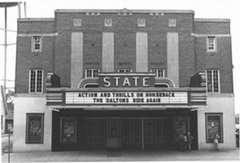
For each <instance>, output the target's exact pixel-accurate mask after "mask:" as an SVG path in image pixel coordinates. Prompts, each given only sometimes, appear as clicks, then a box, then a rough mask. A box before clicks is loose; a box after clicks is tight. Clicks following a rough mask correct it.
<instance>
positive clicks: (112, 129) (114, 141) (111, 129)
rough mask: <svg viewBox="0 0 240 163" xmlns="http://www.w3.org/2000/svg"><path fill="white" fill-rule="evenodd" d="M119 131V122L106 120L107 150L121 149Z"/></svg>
mask: <svg viewBox="0 0 240 163" xmlns="http://www.w3.org/2000/svg"><path fill="white" fill-rule="evenodd" d="M120 129H121V128H120V120H116V119H109V120H107V148H112V149H115V148H118V149H119V148H120V147H121V137H120V135H121V130H120Z"/></svg>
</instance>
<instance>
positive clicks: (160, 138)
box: [87, 118, 164, 149]
mask: <svg viewBox="0 0 240 163" xmlns="http://www.w3.org/2000/svg"><path fill="white" fill-rule="evenodd" d="M87 124H88V125H87V143H88V145H87V146H93V147H99V146H102V147H104V146H105V145H106V148H107V149H151V148H163V147H164V118H158V119H156V118H154V119H143V118H135V119H133V118H125V119H87Z"/></svg>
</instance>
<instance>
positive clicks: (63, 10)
mask: <svg viewBox="0 0 240 163" xmlns="http://www.w3.org/2000/svg"><path fill="white" fill-rule="evenodd" d="M69 12H70V13H71V12H82V13H85V12H97V13H119V12H131V13H178V14H194V11H193V10H136V9H135V10H134V9H126V8H124V9H103V10H98V9H96V10H94V9H57V10H55V11H54V13H69Z"/></svg>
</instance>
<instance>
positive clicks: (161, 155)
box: [2, 150, 240, 163]
mask: <svg viewBox="0 0 240 163" xmlns="http://www.w3.org/2000/svg"><path fill="white" fill-rule="evenodd" d="M10 156H11V157H10V160H11V162H15V163H16V162H38V163H40V162H85V161H87V162H89V161H94V162H95V161H97V162H102V161H107V162H110V161H120V162H123V161H220V160H223V161H226V160H230V161H233V160H240V158H239V150H228V151H219V152H216V151H192V152H181V151H122V152H121V151H120V152H107V151H72V152H28V153H11V155H10ZM2 161H3V163H6V162H8V155H7V154H4V155H2Z"/></svg>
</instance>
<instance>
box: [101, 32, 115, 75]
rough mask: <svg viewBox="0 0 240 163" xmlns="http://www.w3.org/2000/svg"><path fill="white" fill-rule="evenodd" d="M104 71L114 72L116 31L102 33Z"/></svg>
mask: <svg viewBox="0 0 240 163" xmlns="http://www.w3.org/2000/svg"><path fill="white" fill-rule="evenodd" d="M102 72H114V33H112V32H103V34H102Z"/></svg>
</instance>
